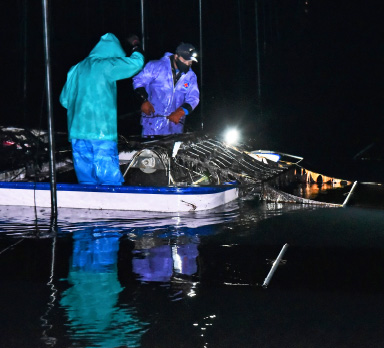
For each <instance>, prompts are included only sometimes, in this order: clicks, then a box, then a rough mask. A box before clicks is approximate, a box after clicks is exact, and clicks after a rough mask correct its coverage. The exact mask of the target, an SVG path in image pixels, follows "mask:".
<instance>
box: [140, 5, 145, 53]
mask: <svg viewBox="0 0 384 348" xmlns="http://www.w3.org/2000/svg"><path fill="white" fill-rule="evenodd" d="M140 10H141V11H140V12H141V42H142V44H143V50H144V51H145V26H144V0H141V2H140Z"/></svg>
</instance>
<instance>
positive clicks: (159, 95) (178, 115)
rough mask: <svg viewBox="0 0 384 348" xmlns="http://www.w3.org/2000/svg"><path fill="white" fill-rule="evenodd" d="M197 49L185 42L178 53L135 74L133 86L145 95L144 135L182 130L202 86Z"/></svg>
mask: <svg viewBox="0 0 384 348" xmlns="http://www.w3.org/2000/svg"><path fill="white" fill-rule="evenodd" d="M196 56H197V54H196V49H195V47H193V46H192V45H191V44H189V43H181V44H180V45H179V46H178V47H177V48H176V52H175V54H172V53H166V54H165V55H164V57H163V58H161V59H160V60H153V61H150V62H148V63H147V64H146V65H145V67H144V69H143V70H142V71H141V72H140V73H139V74H137V75H136V76H135V77H134V78H133V88H134V89H135V92H136V94H138V95H139V96H140V97H141V99H142V104H141V112H142V113H141V125H142V127H143V128H142V136H143V137H152V136H155V135H169V134H179V133H183V131H184V123H185V119H186V116H187V115H189V114H191V113H192V111H193V110H194V109H195V108H196V106H197V105H198V104H199V100H200V99H199V97H200V93H199V87H198V85H197V77H196V74H195V73H194V72H193V70H192V63H193V62H194V61H195V62H197V59H196Z"/></svg>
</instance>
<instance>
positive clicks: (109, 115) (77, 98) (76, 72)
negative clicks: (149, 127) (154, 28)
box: [60, 33, 144, 141]
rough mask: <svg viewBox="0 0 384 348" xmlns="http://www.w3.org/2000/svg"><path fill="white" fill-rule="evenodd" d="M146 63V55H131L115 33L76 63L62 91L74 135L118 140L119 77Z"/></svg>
mask: <svg viewBox="0 0 384 348" xmlns="http://www.w3.org/2000/svg"><path fill="white" fill-rule="evenodd" d="M143 65H144V57H143V55H142V54H141V53H139V52H133V53H132V55H131V56H130V57H126V53H125V51H124V50H123V48H122V47H121V44H120V41H119V40H118V39H117V38H116V36H115V35H113V34H111V33H108V34H105V35H103V36H102V37H101V39H100V41H99V42H98V43H97V45H96V46H95V47H94V48H93V50H92V51H91V53H90V54H89V56H88V57H87V58H85V59H84V60H83V61H81V62H80V63H78V64H77V65H75V66H73V67H72V68H71V69H70V70H69V72H68V76H67V82H66V83H65V85H64V88H63V90H62V92H61V95H60V103H61V105H63V106H64V107H65V108H66V109H67V110H68V111H67V117H68V136H69V140H71V139H87V140H111V141H117V87H116V81H117V80H122V79H126V78H129V77H132V76H133V75H135V74H137V73H138V72H139V71H140V70H141V69H142V67H143Z"/></svg>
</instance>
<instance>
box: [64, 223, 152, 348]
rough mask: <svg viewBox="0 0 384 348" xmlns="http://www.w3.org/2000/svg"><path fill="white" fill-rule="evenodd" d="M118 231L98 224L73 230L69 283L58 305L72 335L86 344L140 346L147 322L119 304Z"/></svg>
mask: <svg viewBox="0 0 384 348" xmlns="http://www.w3.org/2000/svg"><path fill="white" fill-rule="evenodd" d="M119 239H120V234H119V233H113V232H105V231H103V229H101V228H93V227H91V228H86V229H84V230H81V231H75V232H73V240H74V243H73V256H72V262H71V267H70V271H69V275H68V279H67V281H68V283H69V284H70V285H71V286H70V287H69V288H68V289H67V290H65V291H64V292H63V293H62V297H61V300H60V305H61V306H62V307H63V308H64V309H65V313H66V316H67V317H68V327H69V334H70V336H71V337H72V339H76V340H81V341H84V342H86V346H87V347H105V348H107V347H125V346H128V347H139V346H140V339H141V336H142V335H143V333H144V332H145V331H146V326H147V323H146V322H144V321H142V320H140V319H139V318H138V315H137V310H136V309H135V308H134V307H133V306H129V305H128V306H121V305H119V304H118V298H119V294H120V293H121V291H122V290H123V287H122V286H121V284H120V282H119V280H118V275H117V252H118V250H119Z"/></svg>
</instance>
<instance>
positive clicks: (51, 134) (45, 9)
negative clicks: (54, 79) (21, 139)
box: [42, 0, 57, 219]
mask: <svg viewBox="0 0 384 348" xmlns="http://www.w3.org/2000/svg"><path fill="white" fill-rule="evenodd" d="M42 1H43V4H42V5H43V22H44V23H43V27H44V53H45V87H46V91H47V111H48V140H49V178H50V184H51V185H50V186H51V215H52V218H54V219H56V218H57V195H56V159H55V136H54V132H53V129H54V127H53V114H52V90H51V61H50V54H49V28H48V23H49V21H48V0H42Z"/></svg>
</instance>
